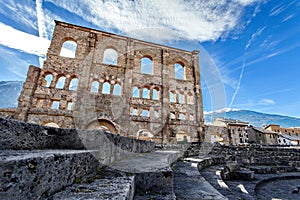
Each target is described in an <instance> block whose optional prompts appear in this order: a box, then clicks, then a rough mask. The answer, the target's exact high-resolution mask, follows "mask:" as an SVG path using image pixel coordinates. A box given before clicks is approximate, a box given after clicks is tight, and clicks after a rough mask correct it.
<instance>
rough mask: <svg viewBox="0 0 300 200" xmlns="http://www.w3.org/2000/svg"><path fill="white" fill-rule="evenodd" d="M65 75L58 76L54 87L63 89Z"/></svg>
mask: <svg viewBox="0 0 300 200" xmlns="http://www.w3.org/2000/svg"><path fill="white" fill-rule="evenodd" d="M65 81H66V77H64V76H61V77H59V79H58V81H57V82H56V86H55V87H56V88H57V89H64V86H65Z"/></svg>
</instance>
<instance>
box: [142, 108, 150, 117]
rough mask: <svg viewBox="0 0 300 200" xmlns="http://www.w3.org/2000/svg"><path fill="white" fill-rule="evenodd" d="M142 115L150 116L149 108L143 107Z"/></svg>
mask: <svg viewBox="0 0 300 200" xmlns="http://www.w3.org/2000/svg"><path fill="white" fill-rule="evenodd" d="M142 116H143V117H149V110H147V109H143V110H142Z"/></svg>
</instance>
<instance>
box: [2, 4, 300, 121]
mask: <svg viewBox="0 0 300 200" xmlns="http://www.w3.org/2000/svg"><path fill="white" fill-rule="evenodd" d="M53 20H59V21H65V22H68V23H72V24H77V25H80V26H86V27H90V28H95V29H99V30H104V31H108V32H113V33H116V34H121V35H125V36H130V37H134V38H139V39H144V40H147V41H151V42H155V43H159V44H165V45H170V46H173V47H178V48H183V49H186V50H194V49H198V50H200V64H201V73H202V75H201V76H202V86H203V103H204V110H205V111H211V110H218V109H222V108H230V109H249V110H255V111H259V112H265V113H275V114H283V115H289V116H296V117H300V92H299V91H300V80H299V78H300V1H299V0H190V1H184V0H149V1H147V0H136V1H125V0H123V1H113V0H111V1H110V0H108V1H100V0H99V1H97V0H73V1H67V0H2V1H1V2H0V63H1V66H0V67H1V68H0V69H1V73H0V81H1V80H3V81H7V80H25V78H26V74H27V69H28V66H29V65H30V64H32V65H36V66H41V63H42V61H43V59H44V58H45V55H46V52H47V48H48V46H49V43H50V40H51V35H52V31H53V28H54V21H53Z"/></svg>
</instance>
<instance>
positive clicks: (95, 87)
mask: <svg viewBox="0 0 300 200" xmlns="http://www.w3.org/2000/svg"><path fill="white" fill-rule="evenodd" d="M98 91H99V82H98V81H93V82H92V87H91V92H96V93H98Z"/></svg>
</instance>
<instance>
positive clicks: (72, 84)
mask: <svg viewBox="0 0 300 200" xmlns="http://www.w3.org/2000/svg"><path fill="white" fill-rule="evenodd" d="M77 86H78V78H73V79H72V80H71V81H70V85H69V90H77Z"/></svg>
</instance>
